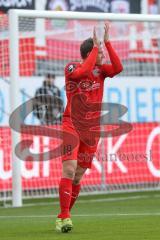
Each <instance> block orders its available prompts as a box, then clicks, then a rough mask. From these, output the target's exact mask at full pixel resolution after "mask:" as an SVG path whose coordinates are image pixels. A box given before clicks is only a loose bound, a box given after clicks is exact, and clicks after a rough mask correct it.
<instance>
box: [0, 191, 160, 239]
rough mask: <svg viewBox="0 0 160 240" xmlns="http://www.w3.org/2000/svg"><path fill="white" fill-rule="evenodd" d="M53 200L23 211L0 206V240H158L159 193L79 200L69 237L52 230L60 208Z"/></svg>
mask: <svg viewBox="0 0 160 240" xmlns="http://www.w3.org/2000/svg"><path fill="white" fill-rule="evenodd" d="M41 201H43V203H42V202H41ZM56 201H57V199H46V200H36V201H35V200H34V201H32V202H31V201H30V202H27V203H26V205H25V206H24V207H22V208H3V207H0V239H1V240H12V239H13V240H59V239H62V240H63V239H65V240H83V239H86V240H159V239H160V192H145V193H128V194H112V195H98V196H89V197H80V198H79V200H78V201H77V204H76V206H75V207H74V209H73V211H72V219H73V224H74V229H73V231H72V232H71V233H68V234H62V233H56V232H55V231H54V221H55V216H56V214H57V212H58V208H59V207H58V204H57V203H56ZM52 203H53V204H52Z"/></svg>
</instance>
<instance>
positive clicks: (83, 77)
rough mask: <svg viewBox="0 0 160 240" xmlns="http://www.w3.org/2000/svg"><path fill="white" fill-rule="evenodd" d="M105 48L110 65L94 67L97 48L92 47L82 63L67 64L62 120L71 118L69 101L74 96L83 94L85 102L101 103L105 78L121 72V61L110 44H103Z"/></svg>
mask: <svg viewBox="0 0 160 240" xmlns="http://www.w3.org/2000/svg"><path fill="white" fill-rule="evenodd" d="M105 46H106V49H107V51H108V53H109V57H110V61H111V64H102V65H96V58H97V55H98V48H97V47H93V49H92V51H91V52H90V54H89V56H88V57H87V58H86V59H85V61H84V62H83V63H79V62H71V63H69V64H67V66H66V68H65V84H66V94H67V106H66V109H65V112H64V115H63V120H65V118H67V119H68V118H70V116H71V111H72V110H71V99H72V97H73V96H74V95H75V94H78V93H83V94H84V95H85V96H86V97H87V102H91V103H93V102H98V103H101V102H102V97H103V87H104V80H105V78H106V77H110V78H112V77H114V76H115V75H117V74H118V73H120V72H121V71H122V70H123V67H122V64H121V61H120V59H119V57H118V56H117V54H116V52H115V51H114V49H113V48H112V45H111V43H110V42H109V41H108V42H106V43H105ZM78 105H79V104H78ZM77 108H80V106H77ZM74 111H75V109H74Z"/></svg>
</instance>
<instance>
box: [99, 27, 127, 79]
mask: <svg viewBox="0 0 160 240" xmlns="http://www.w3.org/2000/svg"><path fill="white" fill-rule="evenodd" d="M104 29H105V33H104V42H105V46H106V49H107V51H108V54H109V58H110V61H111V64H103V65H102V66H101V70H102V72H103V74H104V75H105V76H106V77H114V76H115V75H117V74H119V73H120V72H121V71H122V70H123V66H122V63H121V61H120V59H119V57H118V55H117V53H116V52H115V50H114V49H113V47H112V45H111V43H110V41H109V33H108V32H109V25H108V24H105V28H104Z"/></svg>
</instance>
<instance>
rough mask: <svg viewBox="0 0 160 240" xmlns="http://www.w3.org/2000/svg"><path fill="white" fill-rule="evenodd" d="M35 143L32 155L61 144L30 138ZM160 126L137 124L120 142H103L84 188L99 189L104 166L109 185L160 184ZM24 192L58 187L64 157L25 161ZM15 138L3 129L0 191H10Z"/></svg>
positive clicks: (0, 131)
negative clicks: (12, 150)
mask: <svg viewBox="0 0 160 240" xmlns="http://www.w3.org/2000/svg"><path fill="white" fill-rule="evenodd" d="M26 137H27V139H32V140H33V144H32V147H31V152H32V153H44V152H47V151H49V150H53V149H54V148H55V147H56V146H58V145H59V144H61V143H60V141H58V140H57V139H51V138H49V137H39V136H32V135H31V134H30V135H26V136H23V139H24V138H25V139H26ZM159 146H160V126H159V125H158V124H157V123H135V124H133V130H132V131H131V132H130V133H128V134H125V135H121V136H119V137H116V138H105V139H101V140H100V142H99V147H98V150H97V153H96V155H95V157H94V161H93V164H92V169H91V170H88V171H87V173H86V175H85V178H84V180H83V182H82V184H83V185H99V184H100V183H101V181H102V180H101V179H102V164H103V165H104V168H105V182H106V184H114V185H115V184H119V185H120V184H132V183H134V184H135V183H138V184H141V183H144V184H145V183H156V182H158V181H159V180H160V161H159V159H160V148H159ZM21 164H22V182H23V189H26V190H27V189H28V190H31V189H45V188H55V187H57V186H58V183H59V179H60V176H61V157H59V158H57V159H52V160H49V161H45V159H44V158H43V154H40V157H39V159H37V161H32V162H31V161H30V162H29V161H21ZM11 184H12V173H11V134H10V129H9V128H7V127H4V128H0V191H3V190H10V189H11Z"/></svg>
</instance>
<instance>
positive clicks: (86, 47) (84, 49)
mask: <svg viewBox="0 0 160 240" xmlns="http://www.w3.org/2000/svg"><path fill="white" fill-rule="evenodd" d="M93 45H94V44H93V38H87V39H86V40H84V41H83V42H82V44H81V46H80V53H81V57H82V58H83V59H85V58H86V57H87V54H88V53H89V52H90V51H92V48H93Z"/></svg>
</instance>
